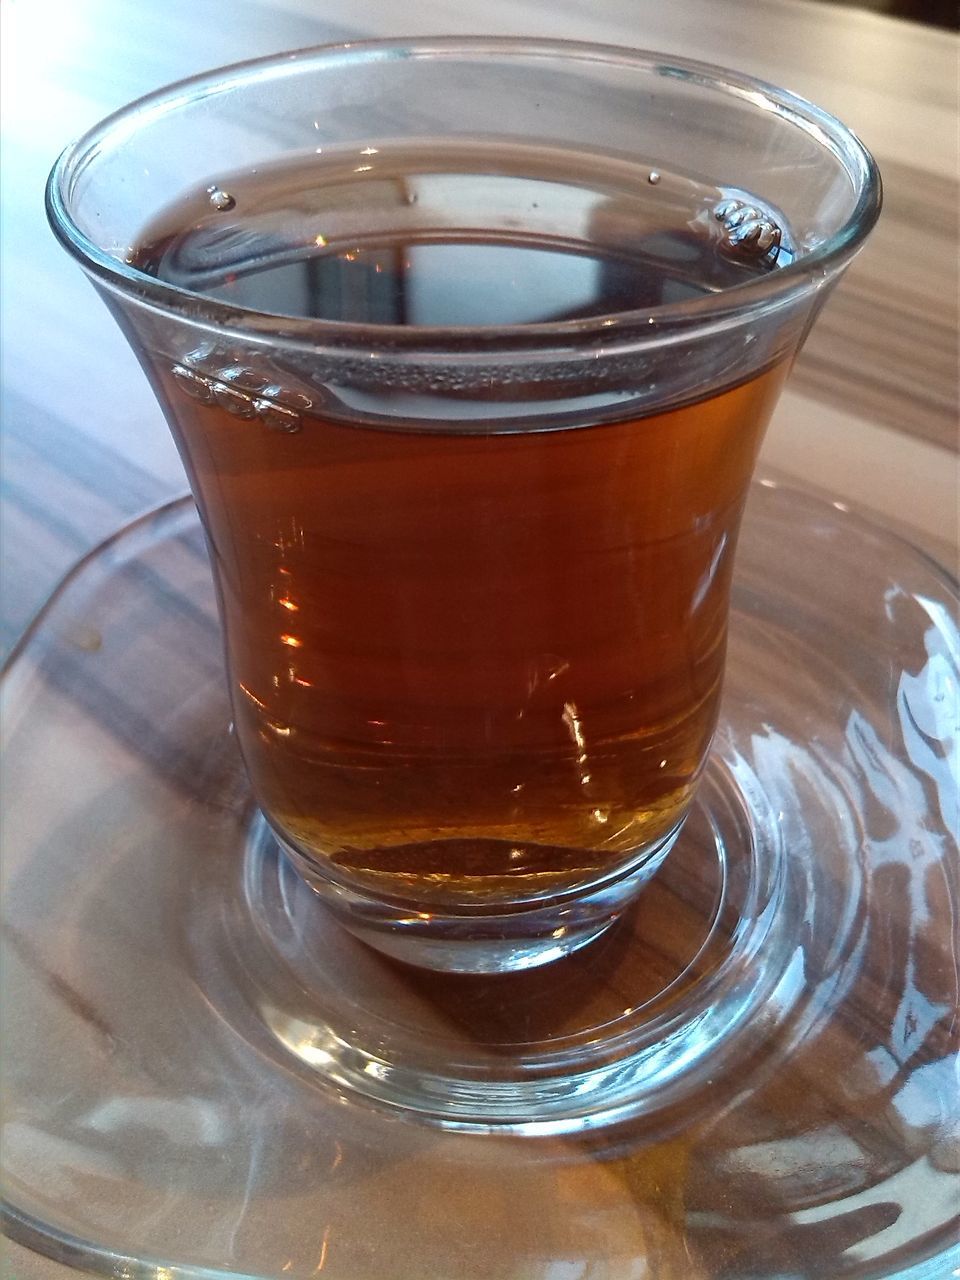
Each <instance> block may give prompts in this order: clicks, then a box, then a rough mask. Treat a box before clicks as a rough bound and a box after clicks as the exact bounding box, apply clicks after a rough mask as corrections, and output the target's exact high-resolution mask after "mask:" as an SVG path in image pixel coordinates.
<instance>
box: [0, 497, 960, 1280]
mask: <svg viewBox="0 0 960 1280" xmlns="http://www.w3.org/2000/svg"><path fill="white" fill-rule="evenodd" d="M957 689H958V684H957V631H956V594H955V591H954V588H953V586H952V585H951V584H950V583H949V582H948V581H947V579H946V577H945V576H944V575H943V573H942V572H941V571H940V570H939V569H938V568H937V567H936V566H935V565H933V564H932V563H931V562H930V561H928V560H927V559H926V558H925V557H924V556H923V555H922V554H921V553H919V552H918V551H916V550H915V549H914V548H912V547H910V546H909V545H908V544H906V543H904V542H902V541H900V540H899V539H897V538H895V537H893V536H892V535H890V534H889V533H886V532H885V531H883V530H882V529H879V528H877V527H875V526H873V525H871V524H869V523H868V522H866V521H864V520H862V519H860V518H859V517H857V516H856V515H854V514H852V513H849V512H847V511H846V510H845V509H843V508H842V505H839V504H834V505H831V504H830V503H826V502H823V501H821V500H819V499H816V498H813V497H811V496H810V495H807V494H804V493H802V492H799V491H796V490H793V489H790V488H789V487H785V486H784V485H782V484H781V483H779V482H778V481H775V480H772V479H764V480H761V481H759V482H758V483H757V484H756V485H755V486H754V489H753V493H752V497H751V503H750V507H749V511H748V517H747V520H746V521H745V525H744V530H743V535H742V538H741V546H740V551H739V553H738V569H737V581H736V587H735V595H734V602H733V611H732V617H731V636H730V651H729V665H728V674H727V683H726V691H725V699H724V710H723V718H722V724H721V728H720V731H719V733H718V736H717V741H716V745H715V749H714V752H713V755H712V758H711V762H710V766H709V768H708V772H707V775H706V777H705V780H704V784H703V787H702V789H701V792H700V795H699V798H698V801H697V806H696V809H695V812H694V813H693V815H692V817H691V820H690V821H689V823H688V824H687V826H686V827H685V829H684V832H683V833H682V836H681V839H680V841H679V842H678V844H677V846H676V848H675V849H674V851H673V852H672V853H671V854H670V856H669V857H668V858H667V860H666V862H665V863H664V866H663V868H662V869H661V871H660V872H659V873H658V875H657V876H656V877H655V879H654V881H653V882H652V883H651V885H650V886H649V888H648V889H647V890H646V891H645V892H644V893H643V894H642V895H641V897H640V899H639V901H638V902H637V904H636V906H635V908H634V909H633V910H632V911H631V912H629V913H628V914H627V915H625V917H624V918H623V919H622V920H621V921H620V922H619V923H618V924H617V925H616V926H614V928H613V929H612V930H610V931H609V932H608V933H607V934H606V935H604V937H603V938H601V939H600V940H599V941H598V942H597V943H595V944H593V945H591V946H588V947H587V948H585V949H584V950H583V951H581V952H578V953H576V954H575V955H573V956H570V957H569V958H567V959H565V960H560V961H557V962H556V963H555V964H552V965H548V966H546V967H544V968H543V969H540V970H534V971H531V972H529V973H526V974H515V975H510V976H500V977H493V978H476V977H450V976H442V975H438V974H430V973H427V972H425V971H419V970H413V969H409V968H406V967H405V966H403V965H400V964H397V963H394V962H391V961H389V960H386V959H385V958H383V957H381V956H377V955H375V954H374V953H372V952H370V951H368V950H367V949H366V948H364V947H363V946H362V944H360V943H358V942H356V941H355V940H353V939H351V938H349V937H348V936H346V935H344V934H343V933H342V932H341V931H340V930H339V929H338V928H337V927H336V926H335V925H333V924H332V922H331V921H330V920H329V918H328V917H327V916H326V914H325V912H324V909H323V907H322V906H321V905H320V903H319V902H318V901H317V900H316V898H315V897H314V895H313V894H312V893H311V891H310V890H309V889H308V888H306V886H305V885H304V884H303V883H302V882H301V881H300V880H299V878H298V877H296V876H295V875H294V874H293V873H292V872H291V871H290V869H289V868H288V867H287V865H286V863H285V862H284V861H283V860H282V858H280V857H278V855H277V852H276V849H275V847H274V846H273V844H272V843H271V841H270V840H269V838H268V836H267V833H266V831H265V829H264V826H263V824H262V821H261V820H260V819H259V818H258V816H257V814H256V813H255V812H254V811H253V809H252V807H251V805H250V802H249V799H248V795H247V791H246V787H245V783H244V779H243V775H242V771H241V769H240V764H239V758H238V754H237V751H236V747H235V744H234V742H233V739H232V736H231V733H230V726H229V711H228V706H227V701H226V696H225V692H224V688H223V678H222V673H221V662H220V644H219V634H218V628H217V623H216V614H215V608H214V604H213V592H212V586H211V584H210V580H209V573H208V569H207V564H206V556H205V552H204V550H203V544H202V539H201V537H200V533H199V527H198V524H197V520H196V515H195V513H194V511H193V508H192V505H191V504H190V502H189V500H188V499H182V500H180V501H178V502H175V503H172V504H169V505H168V506H166V507H164V508H161V509H160V510H159V511H157V512H155V513H153V514H152V515H150V516H147V517H144V518H143V519H141V520H139V521H137V522H135V523H134V524H132V525H130V526H128V527H127V528H126V529H124V530H123V531H121V532H120V533H119V534H117V535H116V536H115V537H114V538H112V539H111V540H110V541H108V542H107V543H105V544H103V545H102V546H101V547H99V548H98V549H97V550H96V551H94V552H93V553H92V554H91V555H90V556H88V557H87V558H86V559H85V560H84V561H83V562H82V563H81V564H80V565H79V566H78V567H77V568H76V569H75V570H74V571H73V573H72V574H71V575H70V576H69V578H68V579H67V580H66V582H65V583H64V584H63V586H62V587H61V588H60V589H59V591H58V592H57V593H56V595H55V596H54V598H53V599H52V601H51V602H50V604H49V605H48V606H47V608H46V609H45V611H44V612H43V614H42V615H41V617H40V618H39V619H38V620H37V622H36V623H35V624H34V626H33V628H32V629H31V631H30V632H29V634H28V635H27V636H26V637H25V639H24V641H23V643H22V644H21V645H20V646H19V648H18V650H17V652H16V653H15V655H14V656H13V658H12V659H11V662H10V664H9V666H8V670H7V673H6V676H5V680H4V691H3V698H4V702H3V723H4V750H5V761H6V764H5V775H6V777H5V791H6V798H5V815H6V816H5V820H4V831H3V835H4V843H5V858H4V866H3V870H4V879H5V886H4V893H5V899H4V901H5V905H4V916H3V947H4V951H3V973H4V983H5V992H4V1000H3V1006H2V1011H3V1022H4V1026H3V1034H4V1070H3V1085H4V1090H5V1095H6V1097H5V1124H4V1131H3V1147H2V1154H3V1164H4V1177H5V1222H6V1230H7V1231H8V1233H9V1234H10V1235H11V1236H13V1237H14V1238H16V1239H18V1240H20V1241H22V1242H23V1243H24V1244H26V1245H28V1246H30V1247H32V1248H34V1249H36V1250H38V1251H39V1252H41V1253H44V1254H47V1255H49V1256H50V1257H53V1258H57V1259H59V1260H61V1261H64V1262H67V1263H70V1264H73V1265H75V1266H78V1267H82V1268H85V1269H87V1270H92V1271H96V1272H99V1273H101V1274H105V1275H112V1276H125V1277H131V1278H132V1277H140V1276H143V1277H146V1276H150V1277H159V1276H163V1277H165V1278H166V1280H171V1278H173V1277H191V1276H192V1277H204V1276H215V1275H216V1276H223V1275H233V1276H237V1275H241V1276H245V1277H264V1278H267V1277H271V1278H277V1277H291V1278H295V1277H307V1276H315V1275H317V1274H318V1273H322V1274H323V1275H324V1276H325V1277H326V1276H330V1277H333V1278H335V1280H366V1278H367V1277H370V1276H374V1275H383V1276H389V1277H391V1278H396V1280H407V1278H408V1277H409V1278H410V1280H433V1278H437V1280H440V1278H441V1277H442V1278H443V1280H450V1278H452V1277H458V1278H459V1277H463V1278H464V1280H471V1278H476V1280H481V1278H482V1280H587V1277H589V1280H654V1278H655V1280H673V1278H674V1277H676V1280H707V1278H708V1277H709V1278H711V1280H713V1278H716V1280H721V1278H722V1280H761V1278H766V1277H770V1278H772V1277H778V1280H786V1278H788V1277H789V1280H800V1278H803V1280H813V1278H818V1280H839V1278H840V1277H854V1276H856V1277H862V1278H863V1280H866V1278H867V1277H871V1278H876V1277H881V1276H884V1277H887V1276H902V1277H908V1276H909V1277H912V1278H914V1280H921V1278H924V1280H933V1278H934V1277H936V1278H938V1280H939V1277H941V1276H948V1275H950V1274H955V1272H954V1270H953V1269H954V1268H957V1267H960V1250H958V1249H957V1247H956V1240H957V1229H958V1218H957V1212H958V1205H960V1092H958V1088H957V1077H956V1061H957V1059H956V1053H957V1040H956V1010H957V1000H958V992H957V985H958V957H957V933H956V922H957V917H958V896H960V890H958V883H960V882H958V865H957V864H958V855H957V846H956V826H957V804H958V780H957V758H956V748H957V733H958V729H957V719H958V701H957V696H958V695H957Z"/></svg>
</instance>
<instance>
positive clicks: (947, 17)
mask: <svg viewBox="0 0 960 1280" xmlns="http://www.w3.org/2000/svg"><path fill="white" fill-rule="evenodd" d="M824 3H825V4H849V5H850V7H851V8H855V9H872V10H873V12H874V13H885V14H888V15H889V16H890V17H891V18H910V19H912V20H913V21H914V22H926V23H928V24H929V25H930V26H931V27H945V28H946V29H947V30H948V31H957V30H960V16H958V15H960V6H958V4H957V0H824Z"/></svg>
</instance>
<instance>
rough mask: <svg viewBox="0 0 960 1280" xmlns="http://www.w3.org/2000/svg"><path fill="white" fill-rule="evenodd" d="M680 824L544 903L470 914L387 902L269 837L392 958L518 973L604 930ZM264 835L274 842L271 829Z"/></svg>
mask: <svg viewBox="0 0 960 1280" xmlns="http://www.w3.org/2000/svg"><path fill="white" fill-rule="evenodd" d="M679 830H680V827H679V825H678V826H677V827H675V828H674V829H673V830H672V831H670V832H669V833H668V834H667V835H666V836H665V837H664V838H663V839H662V840H660V841H659V842H658V843H657V844H656V845H654V846H653V847H648V848H646V849H644V850H643V852H642V853H641V854H640V855H639V856H638V857H636V858H635V859H634V860H633V861H632V862H630V863H629V864H628V865H627V866H626V867H624V868H622V869H621V870H620V871H619V872H618V873H617V874H616V875H615V876H611V877H610V878H609V879H606V880H603V881H601V882H600V883H598V884H594V885H592V886H587V887H585V888H583V889H581V890H578V891H577V892H576V893H575V894H574V893H571V894H568V895H566V896H564V897H557V896H554V897H551V898H550V900H549V901H548V902H545V903H543V904H542V905H540V906H537V905H531V904H526V905H525V906H524V907H523V908H522V909H519V910H517V909H515V910H513V911H506V910H504V909H503V908H499V909H493V910H482V909H474V910H473V911H472V912H471V913H470V914H467V913H465V912H461V913H459V914H458V913H457V912H455V911H453V910H451V909H449V908H447V909H445V910H444V911H443V912H437V911H432V912H427V911H422V910H419V911H418V910H416V908H415V906H413V905H412V904H409V905H405V906H400V905H394V904H392V903H390V902H385V901H383V900H382V899H380V898H374V897H371V896H368V895H365V894H364V893H362V892H361V891H360V890H359V889H357V888H354V887H349V886H347V885H345V884H340V883H338V882H336V881H334V880H331V879H330V878H329V877H328V876H324V875H321V874H318V872H317V869H316V867H315V865H314V863H313V861H312V860H311V859H310V858H308V857H307V856H306V855H304V854H302V853H301V852H300V851H299V850H298V849H297V848H296V846H295V845H293V844H292V843H290V842H289V841H287V840H285V839H284V838H283V836H282V835H280V833H279V832H277V831H275V830H274V831H273V832H272V837H273V839H274V840H275V841H276V843H277V844H279V846H280V848H281V849H282V850H283V852H284V854H285V855H286V857H287V859H288V860H289V862H290V863H291V864H292V865H293V866H294V867H295V868H296V869H297V871H298V872H299V873H300V875H301V876H302V877H303V879H304V880H305V881H306V882H307V884H309V885H310V887H311V889H313V891H314V893H315V894H316V895H317V897H319V898H320V899H322V901H323V902H324V903H325V905H326V906H327V908H328V909H329V911H330V913H331V915H333V916H334V918H335V919H336V920H337V922H338V923H339V924H340V925H342V926H343V928H345V929H349V931H350V932H351V933H352V934H353V935H354V937H357V938H359V939H360V940H361V941H362V942H365V943H366V944H367V945H368V946H371V947H374V948H375V949H376V950H377V951H380V952H382V953H383V954H384V955H388V956H390V957H391V958H392V959H394V960H402V961H404V962H405V963H406V964H413V965H417V966H419V967H420V968H423V969H436V970H438V971H440V972H442V973H474V974H481V973H487V974H494V973H516V972H518V971H519V970H523V969H535V968H537V967H538V966H540V965H543V964H552V963H553V961H554V960H559V959H561V958H562V957H563V956H568V955H571V954H572V953H573V952H574V951H579V949H580V948H581V947H585V946H586V945H587V943H588V942H593V941H594V940H595V939H597V938H599V936H600V935H601V934H602V933H604V932H605V931H606V930H607V929H609V928H610V926H611V925H612V924H613V923H614V921H615V920H616V919H617V918H618V917H619V915H620V913H621V912H622V911H623V910H624V908H625V907H627V906H629V904H630V903H632V902H633V901H634V899H635V898H636V897H637V895H638V894H639V893H640V892H641V890H642V889H643V888H644V886H645V885H646V884H647V883H648V882H649V881H650V879H651V878H652V877H653V876H654V875H655V873H656V872H657V871H658V870H659V868H660V866H661V865H662V863H663V860H664V858H666V856H667V854H668V853H669V852H670V850H671V849H672V848H673V846H674V844H675V843H676V839H677V835H678V834H679ZM259 839H260V841H261V842H262V841H263V840H264V839H265V840H266V841H267V843H268V844H269V843H270V837H269V836H267V835H266V832H265V831H264V832H261V833H260V835H259Z"/></svg>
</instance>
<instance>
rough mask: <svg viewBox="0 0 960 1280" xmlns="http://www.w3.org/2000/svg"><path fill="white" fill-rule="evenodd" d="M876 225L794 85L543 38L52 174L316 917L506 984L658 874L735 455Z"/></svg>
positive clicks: (118, 130) (240, 105)
mask: <svg viewBox="0 0 960 1280" xmlns="http://www.w3.org/2000/svg"><path fill="white" fill-rule="evenodd" d="M879 205H880V186H879V179H878V175H877V171H876V168H875V166H874V163H873V161H872V159H871V157H870V156H869V154H868V153H867V151H866V150H865V149H864V147H863V146H862V144H861V143H860V142H859V141H858V139H857V138H856V137H855V136H854V135H853V134H852V133H850V131H849V130H847V129H846V128H845V127H844V126H843V125H841V124H840V123H839V122H838V121H836V120H835V119H833V118H832V117H831V116H829V115H827V114H826V113H825V112H823V111H821V110H819V109H818V108H817V107H815V106H812V105H811V104H810V103H808V102H805V101H803V100H802V99H799V98H797V97H795V96H793V95H792V94H790V93H787V92H785V91H783V90H780V89H776V88H773V87H772V86H770V85H766V84H763V83H760V82H758V81H756V80H753V79H750V78H748V77H746V76H743V75H739V74H735V73H733V72H728V71H723V70H720V69H717V68H715V67H710V66H707V65H704V64H700V63H696V62H692V61H688V60H685V59H678V58H672V57H664V56H661V55H658V54H651V53H643V52H636V51H631V50H627V49H622V48H614V47H607V46H591V45H583V44H574V43H564V42H551V41H537V40H506V39H468V40H465V39H455V38H443V39H417V40H414V41H400V40H394V41H381V42H371V43H366V44H352V45H344V46H338V47H324V48H318V49H308V50H303V51H299V52H295V53H291V54H286V55H283V56H277V57H272V58H268V59H263V60H259V61H255V62H249V63H245V64H242V65H240V66H236V67H232V68H227V69H225V70H220V71H216V72H213V73H211V74H208V75H204V76H200V77H197V78H195V79H193V80H190V81H186V82H184V83H182V84H179V85H175V86H173V87H172V88H168V89H165V90H162V91H160V92H158V93H155V94H152V95H151V96H149V97H147V98H145V99H142V100H141V101H139V102H137V103H134V104H133V105H131V106H129V107H127V108H125V109H124V110H122V111H120V112H118V113H117V114H115V115H114V116H112V117H110V118H109V119H108V120H106V121H104V122H103V123H102V124H100V125H99V126H97V127H96V128H95V129H93V130H92V131H91V132H90V133H88V134H87V135H86V136H85V137H84V138H82V139H81V140H80V141H79V142H77V143H76V144H74V145H73V146H72V147H70V148H69V149H68V150H67V151H66V152H65V153H64V154H63V155H62V156H61V158H60V159H59V161H58V162H57V165H56V167H55V168H54V170H53V173H52V175H51V178H50V182H49V187H48V210H49V216H50V220H51V223H52V226H53V228H54V231H55V232H56V234H57V236H58V237H59V239H60V240H61V242H62V244H63V245H64V246H65V247H66V248H67V249H68V251H69V252H70V253H71V254H72V255H73V256H74V257H75V258H76V259H77V260H78V262H79V263H80V264H81V266H82V267H83V268H84V270H85V271H86V272H87V273H88V275H89V277H90V279H91V280H92V282H93V283H94V285H95V286H96V288H97V290H98V291H99V293H100V295H101V296H102V298H103V299H104V301H105V302H106V304H107V306H108V307H109V308H110V309H111V311H112V312H113V314H114V315H115V317H116V319H117V321H118V323H119V324H120V325H121V327H122V329H123V331H124V333H125V335H126V336H127V338H128V339H129V341H130V343H131V345H132V347H133V349H134V350H135V352H136V354H137V356H138V358H139V359H140V361H141V363H142V365H143V367H144V369H145V371H146V373H147V375H148V377H149V378H150V380H151V383H152V385H153V387H154V389H155V391H156V394H157V397H158V399H159V401H160V403H161V405H162V407H163V410H164V413H165V414H166V417H167V419H168V422H169V425H170V428H171V430H172V432H173V434H174V437H175V439H176V441H177V445H178V447H179V449H180V452H181V456H182V458H183V462H184V465H185V467H186V470H187V473H188V476H189V479H190V484H191V488H192V491H193V495H194V498H195V500H196V504H197V507H198V510H199V512H200V516H201V520H202V523H203V528H204V532H205V535H206V538H207V543H208V547H209V552H210V560H211V565H212V569H213V575H214V579H215V585H216V589H217V596H218V601H219V609H220V618H221V622H222V629H223V636H224V644H225V652H226V669H227V677H228V682H229V689H230V696H231V701H232V707H233V715H234V727H235V732H236V739H237V742H238V744H239V747H240V751H241V753H242V755H243V759H244V763H245V767H246V771H247V774H248V776H249V781H250V786H251V788H252V794H253V797H254V798H255V801H256V804H257V806H258V807H259V810H260V811H261V812H262V814H263V817H264V818H265V820H266V822H267V823H268V824H269V827H270V829H271V831H272V833H273V836H274V837H275V839H276V841H277V842H278V844H279V846H280V848H281V849H282V850H283V853H284V854H285V855H286V857H287V858H288V859H289V860H290V862H291V863H292V864H293V866H294V867H295V868H296V869H297V871H298V872H299V873H300V874H301V875H302V876H303V877H304V878H305V879H306V881H307V882H308V883H309V885H310V886H311V887H312V888H313V889H314V890H315V891H316V893H317V894H318V895H319V896H320V897H321V898H322V899H323V900H324V901H325V903H326V905H327V907H328V908H329V910H330V911H331V912H332V913H333V914H334V915H335V916H336V918H337V919H338V920H339V921H340V922H341V923H342V924H343V925H344V926H346V928H347V929H349V930H351V931H352V932H353V933H354V934H356V935H357V936H359V937H360V938H362V939H363V940H364V941H366V942H368V943H370V944H371V945H373V946H374V947H376V948H378V949H380V950H381V951H383V952H386V953H387V954H388V955H390V956H393V957H395V958H399V959H401V960H405V961H408V962H411V963H413V964H416V965H419V966H424V967H427V968H433V969H439V970H448V971H454V972H461V973H500V972H506V971H509V970H513V969H522V968H528V967H531V966H536V965H540V964H543V963H545V962H547V961H551V960H554V959H556V958H558V957H560V956H562V955H565V954H566V953H568V952H570V951H572V950H574V949H576V948H578V947H580V946H582V945H584V944H585V943H588V942H589V941H591V940H592V939H593V938H595V937H597V936H598V935H599V934H600V933H602V932H603V931H604V930H605V929H606V928H607V927H608V926H609V925H610V924H611V922H613V921H614V920H615V919H616V918H617V917H618V915H620V914H621V913H622V912H623V911H624V909H625V908H626V907H627V906H628V904H629V903H630V902H631V901H632V900H633V899H634V898H635V897H636V896H637V894H638V893H640V892H641V891H642V889H643V887H644V885H645V884H646V883H647V881H648V880H649V879H650V877H651V876H652V875H654V873H655V872H656V870H657V868H658V867H659V866H660V865H661V864H662V862H663V860H664V858H665V857H667V856H668V854H669V851H670V849H671V847H672V845H673V844H674V842H675V840H676V839H677V835H678V832H679V831H680V829H681V827H682V824H683V822H684V819H685V817H686V815H687V814H688V812H689V810H690V806H691V803H692V800H693V797H694V795H695V793H696V788H697V785H698V781H699V779H700V777H701V774H702V772H703V769H704V764H705V761H706V759H707V755H708V752H709V749H710V743H711V738H712V735H713V733H714V729H715V726H716V723H717V716H718V708H719V701H720V694H721V687H722V679H723V665H724V650H725V642H726V627H727V615H728V606H729V592H730V583H731V575H732V572H733V563H734V551H735V545H736V540H737V531H738V527H739V523H740V518H741V513H742V510H743V505H744V501H745V497H746V493H747V488H748V484H749V481H750V477H751V474H752V470H753V467H754V463H755V460H756V457H757V452H758V449H759V446H760V443H761V439H762V436H763V431H764V428H765V426H766V424H767V421H768V419H769V417H770V414H771V412H772V410H773V408H774V405H775V403H776V399H777V395H778V393H779V391H780V388H781V386H782V384H783V382H784V379H785V377H786V374H787V371H788V369H789V367H790V364H791V362H792V360H793V358H794V356H795V355H796V353H797V351H798V350H799V348H800V346H801V344H802V342H803V339H804V336H805V335H806V333H807V331H808V330H809V328H810V325H811V324H812V322H813V321H814V319H815V317H816V315H817V312H818V310H819V308H820V307H821V306H822V304H823V303H824V301H825V299H826V298H827V296H828V294H829V292H830V290H831V288H832V287H833V286H834V285H835V283H836V282H837V280H838V278H839V276H840V274H841V272H842V271H843V269H844V268H845V267H846V266H847V264H848V263H849V262H850V260H851V258H852V257H853V255H854V254H855V253H856V251H857V250H858V249H859V248H860V246H861V245H862V243H863V241H864V238H865V237H866V235H867V233H868V232H869V230H870V228H871V226H872V225H873V223H874V221H875V219H876V217H877V214H878V212H879Z"/></svg>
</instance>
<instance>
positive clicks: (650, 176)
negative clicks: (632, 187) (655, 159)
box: [647, 169, 660, 187]
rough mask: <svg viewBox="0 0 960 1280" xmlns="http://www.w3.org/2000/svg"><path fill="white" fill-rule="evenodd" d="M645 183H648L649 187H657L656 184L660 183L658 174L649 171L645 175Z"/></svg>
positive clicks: (654, 170) (654, 171) (652, 170)
mask: <svg viewBox="0 0 960 1280" xmlns="http://www.w3.org/2000/svg"><path fill="white" fill-rule="evenodd" d="M647 181H648V182H649V183H650V185H651V187H655V186H656V185H657V183H658V182H659V181H660V174H659V173H657V171H656V169H651V170H650V172H649V173H648V174H647Z"/></svg>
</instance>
